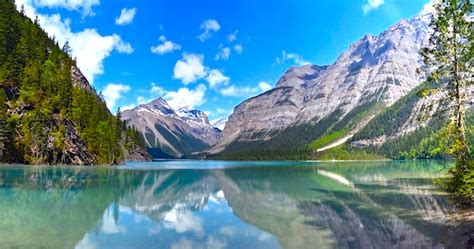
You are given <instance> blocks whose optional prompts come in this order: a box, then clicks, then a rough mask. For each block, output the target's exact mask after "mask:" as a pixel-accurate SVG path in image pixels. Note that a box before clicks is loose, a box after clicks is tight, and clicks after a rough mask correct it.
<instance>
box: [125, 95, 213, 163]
mask: <svg viewBox="0 0 474 249" xmlns="http://www.w3.org/2000/svg"><path fill="white" fill-rule="evenodd" d="M122 119H123V120H126V121H127V123H128V125H130V126H133V127H135V128H136V129H137V130H138V131H140V132H141V133H142V134H143V135H144V137H145V140H146V142H147V144H148V147H149V148H150V150H151V151H152V152H153V151H159V152H160V153H159V155H158V157H159V156H162V155H163V154H166V155H168V156H174V157H181V156H183V155H187V154H191V153H194V152H198V151H201V150H204V149H206V148H207V147H209V146H210V145H213V144H215V143H216V142H217V141H218V140H219V139H220V131H219V130H218V129H215V128H214V127H213V126H211V125H210V123H209V119H208V117H207V115H206V114H205V113H204V112H202V111H200V110H195V109H190V108H189V107H181V108H179V109H177V110H175V109H173V108H172V107H171V106H170V105H169V104H168V103H167V102H166V100H164V99H163V98H157V99H155V100H153V101H151V102H149V103H147V104H142V105H140V106H138V107H137V108H134V109H132V110H127V111H124V112H122ZM152 154H153V153H152ZM154 156H157V155H154Z"/></svg>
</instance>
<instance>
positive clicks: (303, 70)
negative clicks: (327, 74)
mask: <svg viewBox="0 0 474 249" xmlns="http://www.w3.org/2000/svg"><path fill="white" fill-rule="evenodd" d="M327 67H328V66H318V65H312V64H307V65H304V66H301V67H290V68H289V69H288V70H287V71H286V72H285V73H284V74H283V76H282V77H281V78H280V80H278V82H277V84H276V87H287V86H291V87H303V88H306V87H307V85H308V84H307V82H308V81H311V80H314V79H316V78H317V77H319V76H320V75H321V74H322V73H323V72H324V71H325V70H326V69H327Z"/></svg>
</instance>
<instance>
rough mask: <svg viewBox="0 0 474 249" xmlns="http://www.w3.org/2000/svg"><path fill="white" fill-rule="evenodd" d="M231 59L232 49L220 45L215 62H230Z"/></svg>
mask: <svg viewBox="0 0 474 249" xmlns="http://www.w3.org/2000/svg"><path fill="white" fill-rule="evenodd" d="M229 57H230V48H229V47H224V46H223V45H222V44H220V45H219V52H218V53H217V54H216V57H215V60H220V59H222V60H225V61H226V60H228V59H229Z"/></svg>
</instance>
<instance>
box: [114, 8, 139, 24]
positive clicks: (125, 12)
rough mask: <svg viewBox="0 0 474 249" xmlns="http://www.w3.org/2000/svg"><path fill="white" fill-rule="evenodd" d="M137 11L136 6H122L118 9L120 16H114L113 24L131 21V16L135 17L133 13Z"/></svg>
mask: <svg viewBox="0 0 474 249" xmlns="http://www.w3.org/2000/svg"><path fill="white" fill-rule="evenodd" d="M136 13H137V9H136V8H131V9H127V8H123V9H122V10H121V11H120V16H119V17H117V18H115V24H117V25H127V24H130V23H132V22H133V18H134V17H135V14H136Z"/></svg>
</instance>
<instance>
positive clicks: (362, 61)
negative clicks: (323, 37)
mask: <svg viewBox="0 0 474 249" xmlns="http://www.w3.org/2000/svg"><path fill="white" fill-rule="evenodd" d="M428 20H429V18H426V16H424V15H423V14H422V15H420V16H416V17H414V18H412V19H410V20H402V21H400V22H399V23H397V24H395V25H393V26H392V27H390V28H388V29H387V30H385V31H384V32H382V33H381V34H380V35H379V36H372V35H366V36H364V37H363V38H362V39H360V40H358V41H357V42H355V43H354V44H352V45H351V46H350V47H349V48H348V49H347V50H346V51H345V52H343V53H342V54H341V55H340V56H339V57H338V58H337V60H336V61H335V62H334V63H333V64H331V65H329V66H317V65H305V66H302V67H293V68H290V69H288V71H287V72H286V73H285V74H284V75H283V76H282V77H281V78H280V80H279V81H278V82H277V84H276V87H275V88H274V89H272V90H270V91H268V92H265V93H263V94H261V95H259V96H256V97H253V98H250V99H248V100H245V101H244V102H243V103H241V104H240V105H238V106H237V107H236V108H235V109H234V112H233V113H232V115H231V116H230V117H229V121H228V122H227V124H226V126H225V129H224V130H223V134H222V136H223V138H222V140H221V141H220V142H219V143H218V144H217V145H215V146H214V147H213V148H212V149H211V150H210V152H211V153H218V152H220V151H222V150H223V149H224V148H225V146H226V145H227V144H229V143H231V142H232V141H236V140H239V141H245V140H251V138H253V139H262V137H261V136H260V137H258V138H256V136H252V134H255V133H256V132H258V133H259V134H266V135H264V136H263V139H268V138H270V137H271V136H273V135H274V134H277V133H276V132H275V131H278V130H283V129H286V128H288V127H291V126H293V125H297V124H301V123H307V122H314V123H316V122H318V121H320V120H322V119H324V118H325V117H328V116H329V115H331V114H332V113H334V112H335V111H341V113H342V115H340V119H342V118H343V117H344V115H345V114H347V113H349V112H350V111H351V110H353V109H354V108H356V107H358V106H361V105H363V104H366V103H371V102H374V103H375V102H379V103H381V104H382V105H385V106H390V105H391V104H393V103H394V102H395V101H397V100H398V99H399V98H401V97H402V96H404V95H405V94H407V93H408V92H409V91H410V90H412V89H413V88H414V87H415V86H417V85H418V84H420V83H421V82H422V81H423V80H424V78H425V75H424V74H423V73H422V72H421V70H420V67H421V65H422V59H421V56H420V55H419V50H420V48H422V47H423V46H425V45H426V44H427V41H428V38H429V32H430V30H429V27H428Z"/></svg>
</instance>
